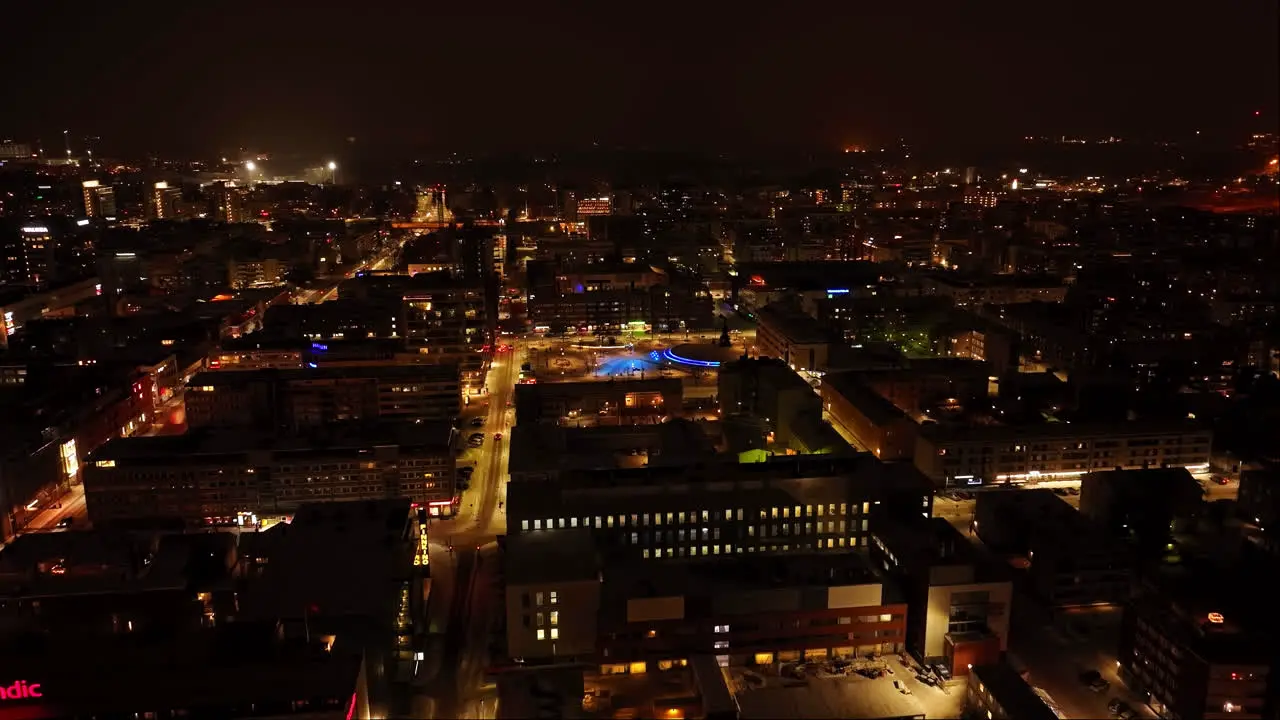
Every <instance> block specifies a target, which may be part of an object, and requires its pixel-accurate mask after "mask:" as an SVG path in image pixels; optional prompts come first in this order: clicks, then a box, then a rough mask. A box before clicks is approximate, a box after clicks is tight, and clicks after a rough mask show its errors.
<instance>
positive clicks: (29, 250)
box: [0, 224, 58, 287]
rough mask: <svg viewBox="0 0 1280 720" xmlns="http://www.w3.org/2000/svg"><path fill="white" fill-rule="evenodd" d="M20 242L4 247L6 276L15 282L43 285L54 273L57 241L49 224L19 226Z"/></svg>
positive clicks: (8, 279)
mask: <svg viewBox="0 0 1280 720" xmlns="http://www.w3.org/2000/svg"><path fill="white" fill-rule="evenodd" d="M16 241H17V242H13V243H11V244H10V245H8V247H5V248H4V257H3V258H0V260H3V261H4V262H3V267H4V280H5V282H6V283H9V284H13V285H28V286H33V287H41V286H43V285H46V284H48V283H49V282H50V281H51V280H52V279H53V276H54V270H55V262H56V260H55V258H56V252H57V245H58V243H57V241H56V240H55V239H54V237H53V234H52V233H51V232H50V231H49V228H48V227H46V226H45V225H39V224H30V225H24V226H22V227H21V228H20V229H19V233H18V237H17V238H16Z"/></svg>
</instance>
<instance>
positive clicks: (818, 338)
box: [756, 303, 831, 343]
mask: <svg viewBox="0 0 1280 720" xmlns="http://www.w3.org/2000/svg"><path fill="white" fill-rule="evenodd" d="M756 314H757V315H758V316H759V320H760V323H761V324H762V325H763V324H767V325H769V326H771V327H772V328H773V329H774V330H775V331H777V332H779V333H781V334H782V335H784V336H785V337H786V338H787V340H789V341H790V342H793V343H825V342H830V341H831V334H830V333H828V332H827V330H826V328H824V327H823V325H822V323H820V322H818V321H817V320H815V319H814V318H813V316H811V315H809V314H807V313H805V312H804V311H803V310H801V309H800V308H798V307H794V306H792V305H789V304H784V303H771V304H769V305H766V306H764V307H762V308H760V309H759V310H757V311H756Z"/></svg>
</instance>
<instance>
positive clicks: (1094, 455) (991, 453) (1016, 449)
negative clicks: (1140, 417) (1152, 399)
mask: <svg viewBox="0 0 1280 720" xmlns="http://www.w3.org/2000/svg"><path fill="white" fill-rule="evenodd" d="M1212 438H1213V433H1212V432H1211V431H1209V430H1206V429H1202V428H1200V427H1197V426H1195V425H1194V424H1191V423H1181V422H1174V423H1157V422H1145V421H1138V422H1131V423H1123V422H1122V423H1080V422H1077V423H1062V422H1055V423H1043V424H1039V425H982V426H973V427H953V426H947V425H927V426H924V427H921V428H920V442H918V443H917V444H916V450H915V463H916V467H918V468H920V471H921V472H923V473H924V474H925V475H927V476H929V478H931V479H932V480H933V481H934V482H935V483H937V485H938V486H939V487H952V486H956V487H965V486H972V485H991V484H997V483H1012V484H1016V485H1022V484H1030V485H1034V484H1036V483H1037V482H1039V481H1041V480H1063V479H1079V478H1080V477H1082V476H1083V475H1085V474H1086V473H1088V472H1090V471H1091V470H1114V469H1117V468H1119V469H1125V470H1135V469H1142V468H1149V467H1152V468H1159V467H1189V468H1196V469H1199V468H1202V467H1208V462H1209V446H1210V441H1211V440H1212Z"/></svg>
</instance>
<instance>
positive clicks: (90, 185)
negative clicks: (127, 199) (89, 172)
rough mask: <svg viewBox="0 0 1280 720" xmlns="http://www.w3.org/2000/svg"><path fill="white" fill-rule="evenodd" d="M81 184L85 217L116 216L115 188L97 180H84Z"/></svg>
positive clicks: (102, 217) (104, 218) (103, 218)
mask: <svg viewBox="0 0 1280 720" xmlns="http://www.w3.org/2000/svg"><path fill="white" fill-rule="evenodd" d="M81 186H82V189H83V192H84V214H85V217H90V218H97V219H101V220H114V219H115V217H116V191H115V189H114V188H112V187H111V186H110V185H103V184H102V183H100V182H98V181H97V180H85V181H84V182H83V183H81Z"/></svg>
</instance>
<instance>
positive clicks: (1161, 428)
mask: <svg viewBox="0 0 1280 720" xmlns="http://www.w3.org/2000/svg"><path fill="white" fill-rule="evenodd" d="M1191 432H1204V433H1208V432H1209V430H1208V429H1206V428H1205V427H1204V426H1202V425H1198V424H1196V423H1194V422H1190V421H1181V420H1172V421H1163V420H1151V421H1147V420H1139V421H1134V422H1088V423H1084V422H1080V423H1066V422H1046V423H1035V424H1027V425H950V424H936V425H924V426H922V427H921V428H920V435H921V437H924V438H926V439H928V440H932V441H934V442H1006V441H1012V440H1022V441H1030V442H1034V441H1036V440H1057V439H1061V440H1066V441H1075V440H1077V439H1079V438H1083V437H1088V436H1092V437H1095V438H1115V437H1144V436H1149V435H1166V434H1175V433H1191Z"/></svg>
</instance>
